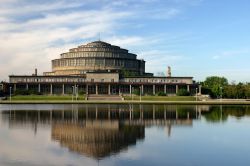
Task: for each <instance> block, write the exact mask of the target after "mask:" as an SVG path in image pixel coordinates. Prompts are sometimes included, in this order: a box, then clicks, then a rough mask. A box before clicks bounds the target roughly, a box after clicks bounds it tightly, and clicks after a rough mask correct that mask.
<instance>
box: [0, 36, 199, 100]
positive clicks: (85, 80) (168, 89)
mask: <svg viewBox="0 0 250 166" xmlns="http://www.w3.org/2000/svg"><path fill="white" fill-rule="evenodd" d="M145 63H146V62H145V61H144V60H142V59H137V55H136V54H133V53H130V52H129V51H128V50H126V49H123V48H120V47H118V46H114V45H111V44H109V43H106V42H103V41H94V42H90V43H88V44H85V45H80V46H78V47H76V48H72V49H70V50H69V51H68V52H66V53H62V54H61V55H60V58H59V59H54V60H52V71H51V72H44V73H43V75H38V74H37V70H35V73H34V74H32V75H10V76H9V78H10V80H9V83H5V84H2V85H0V87H2V88H3V89H4V91H5V92H6V93H7V92H9V91H10V90H11V91H12V94H13V93H17V92H20V91H24V90H26V91H29V92H30V93H39V94H50V95H54V94H57V95H59V94H62V95H65V94H72V93H75V89H77V92H79V94H86V96H87V99H90V98H89V97H88V96H89V95H90V94H95V95H99V94H107V95H115V94H117V95H118V94H119V96H122V95H131V94H133V93H135V92H138V91H140V92H141V94H142V95H156V94H158V93H165V94H166V95H176V94H177V93H178V91H179V90H180V89H186V90H187V91H189V92H190V93H191V94H195V93H197V91H198V90H199V91H198V93H201V87H200V86H199V84H197V83H195V81H193V77H173V76H172V74H171V69H170V67H169V68H168V71H167V73H166V75H167V76H161V77H159V76H153V74H152V73H146V72H145Z"/></svg>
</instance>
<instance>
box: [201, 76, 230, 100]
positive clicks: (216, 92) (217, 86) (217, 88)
mask: <svg viewBox="0 0 250 166" xmlns="http://www.w3.org/2000/svg"><path fill="white" fill-rule="evenodd" d="M227 85H228V81H227V79H226V78H225V77H218V76H211V77H207V78H206V80H205V81H204V82H203V86H204V87H205V88H208V89H210V90H211V92H210V94H209V95H210V96H211V97H219V96H220V95H221V90H222V93H223V90H224V87H225V86H227ZM221 88H222V89H221Z"/></svg>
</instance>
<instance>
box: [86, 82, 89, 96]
mask: <svg viewBox="0 0 250 166" xmlns="http://www.w3.org/2000/svg"><path fill="white" fill-rule="evenodd" d="M88 94H89V86H88V84H86V95H88Z"/></svg>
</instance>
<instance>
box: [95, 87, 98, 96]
mask: <svg viewBox="0 0 250 166" xmlns="http://www.w3.org/2000/svg"><path fill="white" fill-rule="evenodd" d="M95 94H96V95H98V85H97V84H96V85H95Z"/></svg>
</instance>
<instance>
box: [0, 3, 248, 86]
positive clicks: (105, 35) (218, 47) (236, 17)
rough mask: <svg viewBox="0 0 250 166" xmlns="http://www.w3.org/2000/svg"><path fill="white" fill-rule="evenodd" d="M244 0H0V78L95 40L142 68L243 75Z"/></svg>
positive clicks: (45, 64) (201, 76)
mask: <svg viewBox="0 0 250 166" xmlns="http://www.w3.org/2000/svg"><path fill="white" fill-rule="evenodd" d="M249 6H250V1H249V0H219V1H218V0H136V1H135V0H0V80H3V81H8V75H11V74H15V75H30V74H32V73H34V69H35V68H37V69H38V73H39V74H42V73H43V72H47V71H51V60H52V59H56V58H59V56H60V54H61V53H63V52H67V51H68V50H69V49H70V48H74V47H77V46H79V45H82V44H86V43H88V42H92V41H96V40H98V38H99V37H98V36H99V34H100V38H101V40H102V41H105V42H108V43H110V44H112V45H118V46H120V47H122V48H125V49H128V50H129V51H130V52H131V53H135V54H137V55H138V58H140V59H144V60H146V71H147V72H152V73H155V75H158V74H159V73H162V72H163V73H166V70H167V66H171V68H172V75H173V76H193V77H194V79H195V80H196V81H204V80H205V78H206V77H208V76H224V77H226V78H227V79H228V80H229V82H234V81H235V82H250V65H249V64H250V47H249V46H250V45H249V43H250V35H249V34H250V31H249V30H250V10H249Z"/></svg>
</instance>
